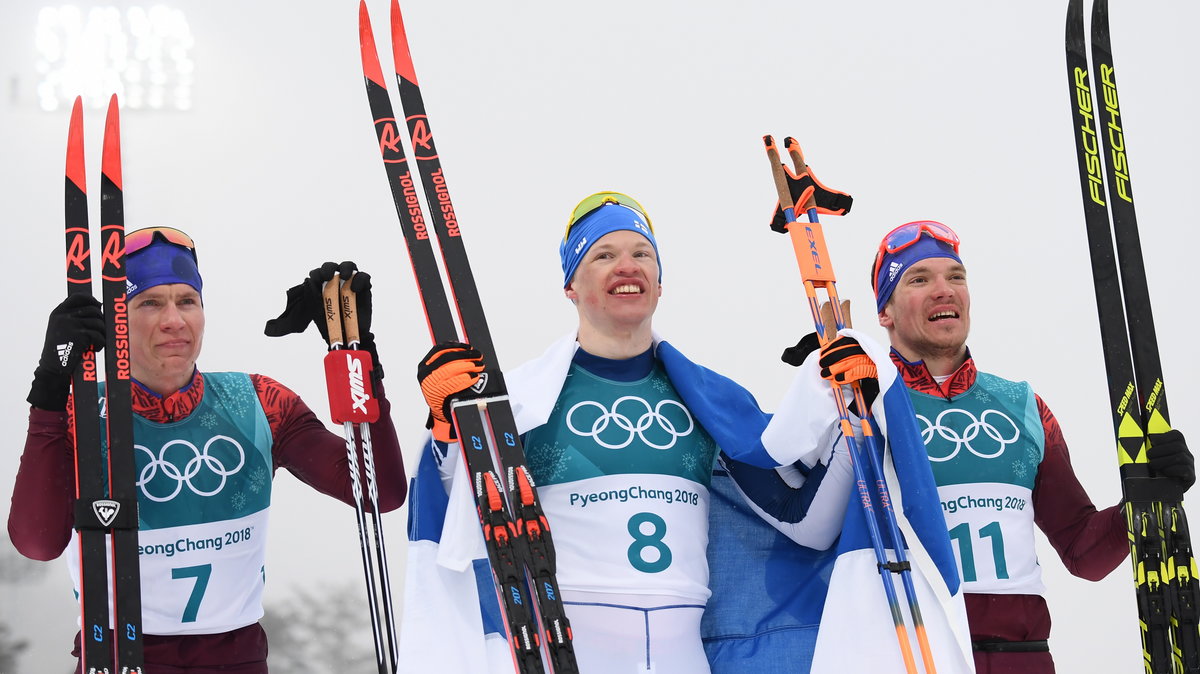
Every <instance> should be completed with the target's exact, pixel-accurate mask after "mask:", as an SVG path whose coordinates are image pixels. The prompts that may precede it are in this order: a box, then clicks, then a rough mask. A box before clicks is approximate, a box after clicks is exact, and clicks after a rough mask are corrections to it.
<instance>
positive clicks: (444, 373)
mask: <svg viewBox="0 0 1200 674" xmlns="http://www.w3.org/2000/svg"><path fill="white" fill-rule="evenodd" d="M483 370H484V367H483V354H481V353H479V351H477V350H476V349H474V348H472V347H471V346H470V345H469V344H463V343H462V342H442V343H441V344H436V345H434V347H433V348H432V349H430V350H429V352H428V353H426V354H425V355H424V356H422V357H421V362H419V363H417V381H418V382H419V383H420V384H421V393H422V394H424V396H425V403H426V404H427V405H429V422H428V423H427V424H426V428H430V429H432V430H433V437H434V438H436V439H438V440H441V441H442V442H451V441H453V440H454V439H455V436H454V426H453V424H451V423H450V403H451V402H453V401H454V400H455V399H458V400H461V399H463V398H470V397H473V396H472V394H474V396H475V397H477V396H478V395H480V394H479V393H478V392H476V391H473V390H472V387H473V386H476V385H477V384H478V382H479V380H480V378H481V377H482V376H485V375H483V374H482V373H483ZM485 383H486V380H485Z"/></svg>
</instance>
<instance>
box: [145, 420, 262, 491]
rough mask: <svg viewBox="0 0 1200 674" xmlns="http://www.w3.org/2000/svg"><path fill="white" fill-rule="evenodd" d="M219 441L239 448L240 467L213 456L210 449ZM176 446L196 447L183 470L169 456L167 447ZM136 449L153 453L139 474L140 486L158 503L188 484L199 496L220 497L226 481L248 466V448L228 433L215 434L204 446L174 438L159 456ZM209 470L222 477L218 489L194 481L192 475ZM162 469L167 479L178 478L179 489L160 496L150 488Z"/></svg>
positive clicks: (164, 446) (238, 463) (161, 450)
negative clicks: (227, 463)
mask: <svg viewBox="0 0 1200 674" xmlns="http://www.w3.org/2000/svg"><path fill="white" fill-rule="evenodd" d="M219 440H224V441H225V442H228V443H229V444H230V445H233V449H235V450H237V457H238V460H237V465H236V466H234V467H232V468H226V467H225V464H224V462H222V461H221V459H219V458H218V457H216V456H213V455H212V454H211V453H210V452H209V450H210V449H212V446H213V444H214V443H216V442H217V441H219ZM175 446H179V447H183V448H185V449H190V450H192V454H194V456H193V457H192V458H191V459H189V460H188V462H187V463H186V464H184V466H183V468H182V469H180V468H179V466H178V465H177V464H176V463H174V462H172V461H169V460H168V459H167V450H168V449H170V448H171V447H175ZM134 448H135V449H140V450H141V451H143V452H145V453H146V454H148V455H150V462H149V463H147V464H146V465H145V466H143V467H142V471H141V473H140V474H139V475H138V481H137V485H138V487H139V488H141V490H142V493H143V494H145V496H146V498H148V499H150V500H151V501H154V502H156V503H165V502H167V501H170V500H171V499H173V498H175V497H176V496H178V495H179V492H180V491H182V490H183V486H184V485H187V488H188V489H190V490H191V491H192V493H193V494H195V495H197V496H216V495H217V494H219V493H221V490H222V489H224V488H225V482H226V480H227V478H228V477H229V476H230V475H233V474H235V473H237V472H238V471H239V470H241V469H242V466H245V465H246V452H245V450H243V449H242V446H241V445H240V444H238V441H237V440H234V439H233V438H230V437H228V436H224V435H215V436H213V437H211V438H209V440H208V442H206V443H204V449H199V448H197V447H196V446H195V445H193V444H192V443H190V442H188V441H187V440H172V441H170V442H168V443H167V444H165V445H163V446H162V449H160V450H158V455H157V456H155V454H154V452H152V451H150V449H149V448H147V447H144V446H142V445H134ZM205 469H207V473H206V475H207V474H208V473H211V474H212V475H215V476H217V477H219V478H220V483H218V484H217V486H216V488H214V489H207V490H206V489H203V488H198V487H197V486H196V485H195V484H193V483H192V478H195V477H196V476H198V475H200V472H201V471H202V470H205ZM160 472H161V473H162V475H163V477H164V478H166V479H170V480H174V481H175V489H174V490H173V491H172V492H171V493H170V494H167V495H166V496H157V495H155V494H152V493H150V489H149V488H148V485H149V483H150V481H151V480H153V479H154V478H155V477H156V476H158V474H159V473H160Z"/></svg>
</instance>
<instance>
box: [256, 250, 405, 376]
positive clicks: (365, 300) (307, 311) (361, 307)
mask: <svg viewBox="0 0 1200 674" xmlns="http://www.w3.org/2000/svg"><path fill="white" fill-rule="evenodd" d="M334 274H338V275H339V277H340V278H341V280H342V281H345V280H346V279H350V290H352V291H354V299H355V303H356V306H357V311H358V331H359V344H358V348H359V349H362V350H363V351H368V352H370V353H371V360H372V361H373V362H374V363H375V370H374V372H372V375H373V376H374V377H375V379H376V380H378V379H382V378H383V366H382V365H381V364H380V363H379V353H378V351H377V350H376V348H375V335H374V334H372V333H371V275H370V274H368V273H367V272H365V271H358V265H356V264H354V263H353V262H350V261H348V260H347V261H345V262H343V263H341V264H336V263H334V262H326V263H324V264H322V265H321V266H320V267H317V268H316V269H314V270H312V271H310V272H309V273H308V278H306V279H304V280H303V281H301V282H300V283H299V285H295V286H292V287H291V288H288V291H287V306H286V307H285V308H284V310H283V313H281V314H279V316H278V317H277V318H273V319H271V320H269V321H267V325H266V328H265V329H264V330H263V332H264V334H266V335H267V336H268V337H280V336H283V335H290V334H293V333H300V332H304V331H305V330H307V329H308V325H309V323H314V324H316V326H317V331H318V332H320V333H321V338H322V339H323V340H325V343H326V344H328V343H329V328H328V326H327V325H326V324H325V304H324V300H323V299H322V296H321V291H322V289H323V288H324V286H325V284H326V283H328V282H330V281H332V280H333V275H334Z"/></svg>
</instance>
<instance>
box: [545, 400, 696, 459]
mask: <svg viewBox="0 0 1200 674" xmlns="http://www.w3.org/2000/svg"><path fill="white" fill-rule="evenodd" d="M626 402H627V403H638V404H639V405H640V406H641V407H644V408H645V411H644V412H641V413H640V414H638V415H637V421H636V422H635V421H634V420H633V419H631V418H630V417H628V416H626V415H625V414H622V413H621V412H619V411H617V408H618V407H620V406H621V403H626ZM667 405H674V406H675V407H678V408H679V410H680V411H681V412H683V417H684V418H685V419H686V420H687V429H686V430H679V429H677V428H675V424H674V423H672V422H671V420H670V419H668V418H667V417H666V416H665V415H664V414H663V408H664V407H666V406H667ZM584 407H597V408H599V409H600V416H599V417H597V418H596V420H595V421H593V422H592V427H591V428H590V429H588V430H587V431H581V430H579V429H578V428H576V427H575V423H574V421H573V419H574V416H575V412H576V411H577V410H579V409H581V408H584ZM626 409H628V404H627V405H626ZM609 423H612V424H614V425H615V426H616V427H617V428H619V429H621V430H623V431H627V432H628V433H629V437H628V438H626V439H625V440H624V441H623V442H619V443H617V444H613V443H611V442H606V441H604V440H601V439H600V434H601V433H603V432H604V430H605V429H606V428H608V425H609ZM652 427H657V428H658V430H660V431H662V432H663V433H666V434H667V435H669V436H670V438H671V439H670V441H669V442H667V443H666V444H658V443H655V442H653V441H652V440H650V439H649V438H647V437H646V433H645V432H646V431H647V430H650V429H651V428H652ZM567 428H569V429H570V430H571V432H572V433H574V434H575V435H578V436H580V437H584V438H592V439H593V440H595V441H596V444H598V445H600V446H601V447H604V448H606V449H624V448H626V447H628V446H629V445H631V444H633V439H634V438H635V437H638V438H641V440H642V442H644V443H646V445H647V446H649V447H653V448H654V449H670V448H672V447H674V446H675V443H676V442H677V441H678V440H679V438H682V437H683V436H685V435H688V434H689V433H691V432H692V431H693V430H694V429H695V428H696V422H695V421H693V420H692V415H691V413H690V412H688V410H687V408H686V407H684V406H683V405H682V404H681V403H679V402H678V401H675V400H660V401H659V402H658V404H657V405H655V406H654V407H651V406H650V403H648V402H646V400H645V399H644V398H641V397H639V396H622V397H620V398H617V399H616V400H615V401H613V404H612V409H611V410H609V409H608V408H606V407H605V406H604V405H603V404H601V403H598V402H596V401H594V400H584V401H582V402H578V403H575V404H574V405H573V406H572V407H571V409H569V410H567Z"/></svg>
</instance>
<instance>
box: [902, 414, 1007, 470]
mask: <svg viewBox="0 0 1200 674" xmlns="http://www.w3.org/2000/svg"><path fill="white" fill-rule="evenodd" d="M951 414H960V415H962V416H965V417H966V418H967V423H966V426H965V427H963V428H961V429H959V428H955V427H953V426H950V425H947V424H944V423H942V422H943V421H945V420H946V417H947V416H948V415H951ZM989 417H991V418H993V419H995V420H996V424H999V425H1000V427H1003V429H1004V430H1001V428H999V427H997V426H996V424H993V423H991V422H989V421H988V418H989ZM997 417H999V419H996V418H997ZM917 419H918V420H919V421H920V422H921V423H922V424H923V425H924V428H922V429H921V439H922V440H923V441H925V447H926V449H928V448H929V443H930V441H931V440H933V435H934V433H937V435H938V437H940V438H942V439H943V440H947V441H949V442H953V443H954V450H953V451H952V452H950V453H949V454H947V455H946V456H934V455H933V454H932V453H931V454H930V455H929V460H930V461H939V462H940V461H949V460H950V459H953V458H954V457H955V456H958V453H959V452H960V451H962V449H963V447H966V448H967V451H968V452H970V453H972V454H974V455H975V456H978V457H979V458H981V459H994V458H996V457H998V456H1000V455H1001V454H1003V453H1004V449H1005V448H1006V447H1008V446H1009V445H1011V444H1012V443H1014V442H1016V441H1017V439H1019V438H1020V437H1021V430H1020V429H1019V428H1017V425H1016V424H1015V423H1013V420H1012V419H1010V418H1009V417H1008V415H1007V414H1005V413H1003V412H1001V411H999V410H986V411H984V413H983V414H982V415H980V417H979V418H978V419H976V418H975V415H974V414H971V413H970V412H968V411H967V410H963V409H958V408H951V409H948V410H943V411H942V412H941V413H940V414H938V415H937V419H935V420H934V421H932V422H930V421H929V419H927V418H925V417H923V416H921V415H920V414H918V415H917ZM1009 429H1011V430H1009ZM981 431H982V432H983V434H984V435H986V436H987V437H988V438H990V439H991V440H992V441H994V442H995V443H996V444H997V445H998V447H997V449H995V450H994V451H992V452H981V451H979V450H978V449H976V448H975V447H974V446H973V445H972V444H971V441H972V440H975V439H977V438H979V433H980V432H981Z"/></svg>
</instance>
